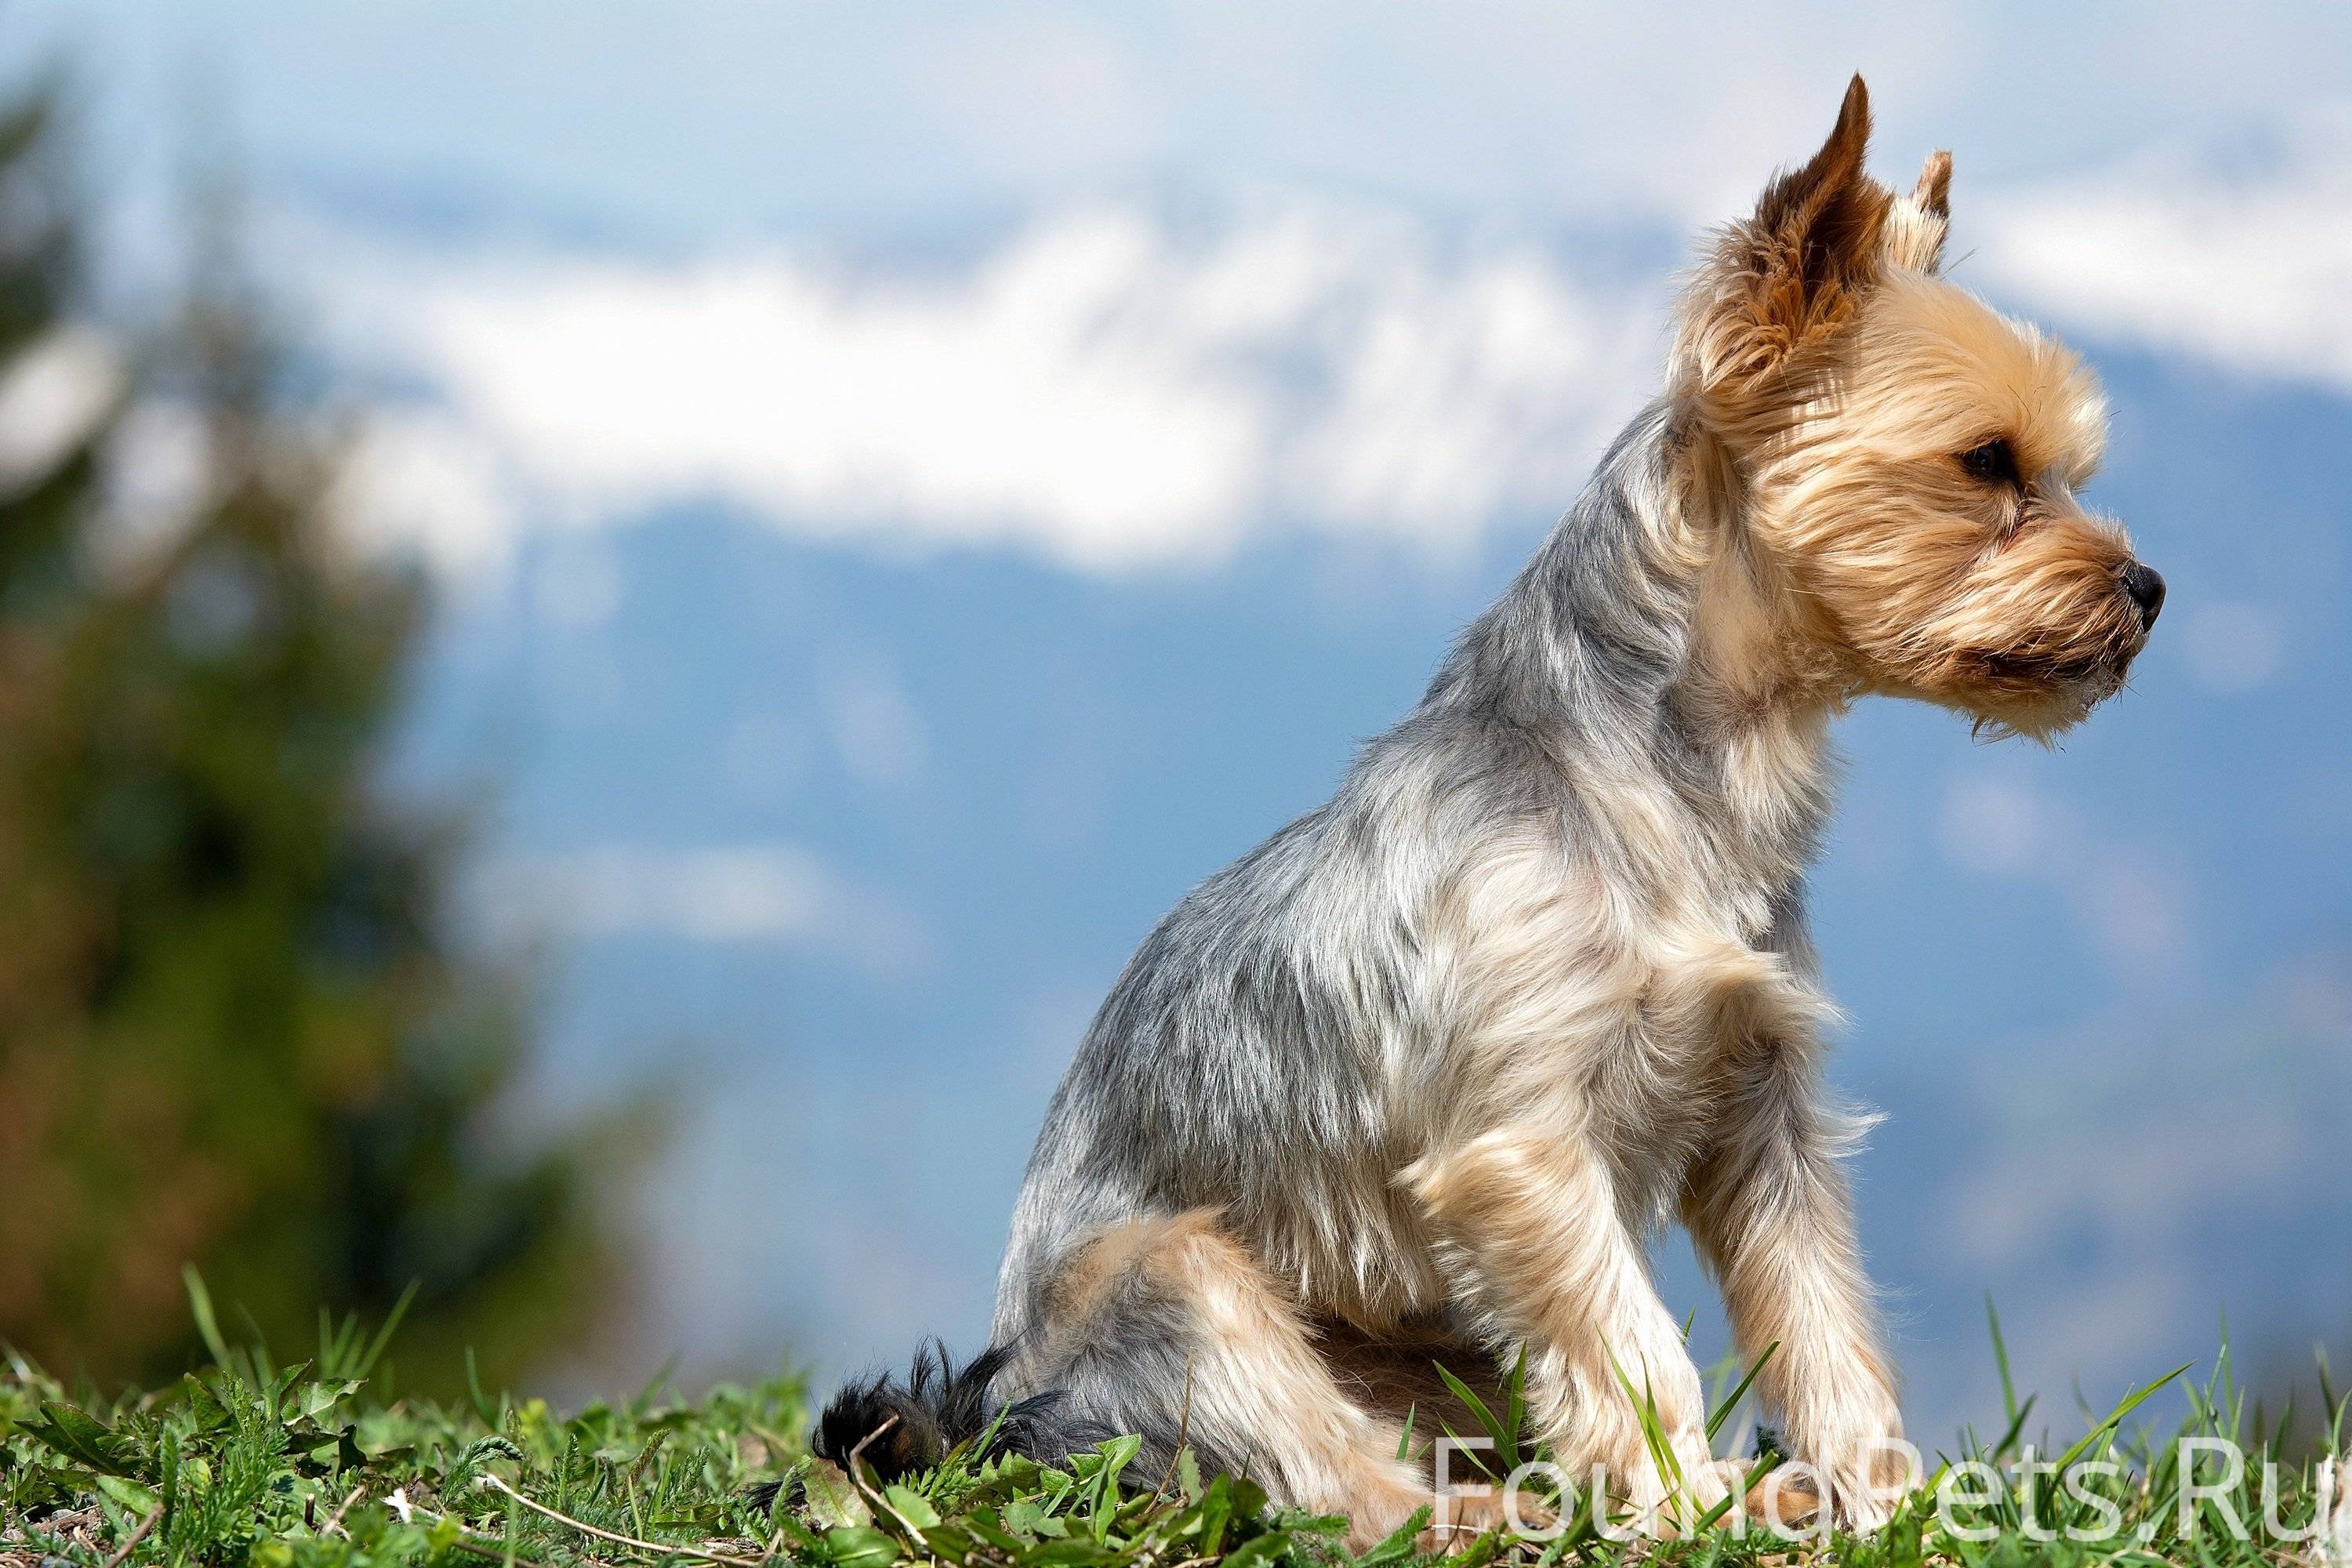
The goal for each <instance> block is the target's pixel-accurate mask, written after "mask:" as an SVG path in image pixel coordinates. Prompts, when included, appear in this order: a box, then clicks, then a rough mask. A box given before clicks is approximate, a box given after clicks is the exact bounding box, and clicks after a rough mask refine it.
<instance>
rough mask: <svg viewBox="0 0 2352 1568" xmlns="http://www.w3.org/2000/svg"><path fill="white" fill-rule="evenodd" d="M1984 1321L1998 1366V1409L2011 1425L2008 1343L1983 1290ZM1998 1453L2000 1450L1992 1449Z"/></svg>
mask: <svg viewBox="0 0 2352 1568" xmlns="http://www.w3.org/2000/svg"><path fill="white" fill-rule="evenodd" d="M1985 1322H1986V1324H1987V1325H1988V1326H1990V1328H1991V1330H1992V1359H1993V1364H1994V1365H1996V1366H1998V1367H2000V1409H2001V1415H2002V1417H2003V1418H2004V1419H2005V1420H2007V1421H2008V1422H2009V1423H2010V1424H2011V1425H2012V1426H2014V1425H2016V1424H2017V1420H2018V1415H2017V1381H2016V1379H2014V1378H2013V1377H2011V1375H2010V1371H2009V1344H2008V1342H2006V1341H2004V1340H2003V1339H2002V1338H2001V1337H2000V1312H1999V1311H1997V1310H1995V1309H1994V1307H1993V1304H1992V1292H1991V1291H1990V1290H1988V1291H1986V1292H1985ZM1994 1451H1995V1452H1996V1453H1998V1452H1999V1451H2000V1450H1998V1449H1996V1450H1994Z"/></svg>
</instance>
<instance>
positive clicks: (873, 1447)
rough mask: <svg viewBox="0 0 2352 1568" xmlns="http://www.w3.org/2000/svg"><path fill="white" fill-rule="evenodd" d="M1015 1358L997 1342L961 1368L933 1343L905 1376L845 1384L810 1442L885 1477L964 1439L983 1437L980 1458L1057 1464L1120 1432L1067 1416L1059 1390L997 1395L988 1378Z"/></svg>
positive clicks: (936, 1457) (928, 1464) (841, 1461)
mask: <svg viewBox="0 0 2352 1568" xmlns="http://www.w3.org/2000/svg"><path fill="white" fill-rule="evenodd" d="M1012 1359H1013V1349H1012V1347H1011V1346H1009V1345H991V1346H989V1348H988V1349H986V1350H984V1351H982V1352H980V1354H978V1355H976V1356H974V1357H972V1358H971V1360H970V1361H968V1362H966V1363H963V1365H962V1366H961V1367H959V1366H957V1365H956V1364H955V1363H954V1362H953V1361H952V1360H950V1357H949V1355H948V1352H947V1347H946V1346H945V1345H943V1344H940V1342H937V1341H933V1342H931V1343H929V1344H928V1345H924V1346H922V1347H921V1348H919V1349H918V1350H917V1351H916V1352H915V1362H914V1365H913V1366H912V1367H911V1368H910V1369H908V1373H907V1376H906V1380H905V1381H904V1382H900V1381H898V1379H895V1378H893V1377H891V1376H889V1375H888V1374H887V1373H877V1375H875V1376H873V1377H870V1378H866V1379H864V1380H862V1381H860V1380H852V1381H851V1382H849V1383H846V1384H843V1385H842V1388H841V1392H840V1393H838V1394H835V1395H834V1396H833V1402H832V1403H831V1404H829V1405H826V1406H825V1407H824V1415H821V1416H819V1417H818V1418H817V1424H816V1439H815V1441H814V1444H812V1445H811V1446H812V1447H814V1449H815V1451H816V1454H817V1457H818V1458H824V1459H830V1460H832V1461H833V1462H834V1463H835V1464H836V1465H839V1466H841V1467H842V1468H844V1469H846V1468H849V1465H850V1461H851V1459H852V1458H856V1461H857V1462H858V1463H860V1464H863V1465H870V1466H871V1467H873V1469H874V1473H875V1474H876V1475H877V1476H879V1477H880V1478H881V1479H883V1480H884V1481H886V1482H887V1481H895V1480H897V1479H899V1478H901V1477H903V1476H905V1475H908V1473H910V1472H912V1471H915V1470H926V1469H929V1468H932V1467H933V1466H935V1465H937V1464H939V1463H940V1460H942V1459H944V1458H947V1457H948V1456H949V1455H950V1454H951V1453H953V1452H954V1451H955V1450H956V1448H957V1447H961V1446H962V1445H965V1444H972V1443H982V1442H983V1440H984V1447H982V1451H981V1452H978V1453H975V1454H973V1455H972V1456H971V1458H973V1459H974V1460H975V1461H977V1460H982V1459H986V1458H993V1457H995V1456H997V1455H1000V1454H1025V1455H1027V1456H1028V1457H1029V1458H1033V1459H1039V1460H1043V1461H1045V1462H1047V1463H1053V1462H1055V1461H1057V1460H1061V1459H1065V1458H1068V1457H1069V1456H1070V1455H1071V1454H1073V1453H1076V1452H1078V1451H1079V1450H1081V1449H1083V1448H1086V1447H1090V1446H1092V1445H1093V1444H1095V1443H1098V1442H1100V1441H1102V1440H1103V1439H1105V1438H1107V1437H1109V1436H1114V1434H1113V1433H1112V1432H1111V1431H1110V1429H1109V1428H1108V1427H1103V1428H1101V1429H1100V1430H1097V1429H1096V1425H1095V1424H1094V1423H1090V1422H1085V1421H1077V1420H1070V1419H1066V1418H1065V1417H1064V1416H1063V1415H1062V1414H1061V1406H1062V1405H1063V1404H1064V1401H1063V1398H1062V1395H1060V1394H1031V1395H1030V1396H1028V1397H1027V1398H1025V1399H1020V1400H1015V1401H1013V1402H1011V1403H1009V1404H1008V1403H1004V1402H1002V1401H993V1400H992V1399H991V1398H990V1397H989V1384H992V1383H993V1382H994V1381H995V1380H996V1376H997V1374H998V1373H1001V1372H1003V1370H1004V1367H1005V1363H1008V1362H1010V1361H1011V1360H1012Z"/></svg>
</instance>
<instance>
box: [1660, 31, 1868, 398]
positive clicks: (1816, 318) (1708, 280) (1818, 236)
mask: <svg viewBox="0 0 2352 1568" xmlns="http://www.w3.org/2000/svg"><path fill="white" fill-rule="evenodd" d="M1869 148H1870V91H1869V89H1867V88H1865V87H1864V86H1863V82H1862V78H1860V77H1859V76H1857V77H1855V78H1854V79H1853V83H1852V84H1851V85H1850V86H1848V87H1847V89H1846V90H1845V101H1844V103H1843V104H1842V105H1840V106H1839V109H1838V118H1837V124H1836V125H1835V126H1834V127H1833V128H1832V130H1831V132H1830V135H1829V140H1828V141H1826V142H1822V150H1821V151H1820V152H1818V153H1814V154H1813V155H1812V157H1811V159H1810V160H1808V161H1807V162H1806V163H1805V164H1804V165H1803V167H1801V168H1798V169H1792V170H1790V171H1789V172H1787V173H1785V174H1780V175H1779V176H1777V177H1776V178H1775V179H1774V180H1773V181H1772V183H1771V184H1769V185H1767V186H1765V187H1764V195H1763V196H1762V197H1761V198H1760V199H1759V201H1758V202H1757V204H1756V212H1755V215H1754V216H1751V217H1748V218H1747V219H1745V220H1744V221H1742V222H1739V223H1736V224H1734V225H1732V226H1730V227H1729V228H1728V229H1727V230H1725V231H1724V233H1723V235H1722V237H1721V238H1720V241H1719V242H1718V244H1717V247H1716V251H1715V254H1714V255H1713V256H1712V257H1710V258H1708V260H1707V262H1706V265H1705V266H1704V267H1702V268H1701V269H1700V271H1699V274H1698V276H1697V278H1696V280H1695V287H1694V288H1693V289H1692V293H1691V297H1690V299H1689V300H1687V301H1686V303H1685V308H1684V315H1683V323H1682V331H1681V334H1680V338H1681V342H1680V345H1679V353H1678V358H1679V359H1680V360H1681V361H1682V363H1683V364H1684V366H1685V369H1686V370H1687V371H1688V372H1689V373H1690V374H1693V375H1694V376H1695V377H1696V382H1697V384H1698V388H1699V389H1700V390H1701V391H1702V392H1706V393H1708V394H1714V395H1721V394H1725V393H1736V392H1738V391H1741V390H1750V389H1753V388H1754V387H1755V385H1756V384H1757V383H1758V382H1759V381H1760V380H1762V379H1763V378H1765V377H1767V376H1768V375H1769V374H1771V373H1772V372H1773V371H1775V370H1776V369H1778V368H1780V366H1781V365H1783V364H1785V363H1787V362H1788V361H1790V359H1791V358H1792V357H1794V356H1796V355H1797V354H1798V353H1800V351H1801V350H1802V349H1804V348H1805V347H1807V346H1808V345H1811V344H1817V343H1818V342H1821V341H1822V340H1823V339H1825V338H1827V337H1829V336H1830V335H1832V333H1834V332H1835V331H1836V330H1837V329H1838V328H1839V327H1840V326H1842V325H1843V324H1844V322H1845V321H1847V320H1848V319H1849V318H1850V317H1851V316H1852V315H1853V309H1854V305H1855V303H1856V301H1857V300H1859V299H1860V298H1861V296H1862V294H1863V293H1864V291H1865V290H1866V289H1868V288H1869V286H1870V283H1871V281H1872V279H1874V277H1875V276H1876V275H1877V271H1878V268H1879V266H1880V263H1881V239H1882V237H1883V234H1884V232H1885V226H1886V220H1887V211H1888V208H1889V206H1890V205H1892V203H1893V200H1894V197H1893V195H1892V193H1890V192H1889V191H1888V190H1887V189H1886V187H1885V186H1884V185H1882V184H1879V183H1878V182H1877V181H1875V180H1874V179H1872V178H1871V177H1870V176H1869V175H1868V174H1864V173H1863V158H1864V154H1865V153H1867V152H1868V151H1869Z"/></svg>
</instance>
